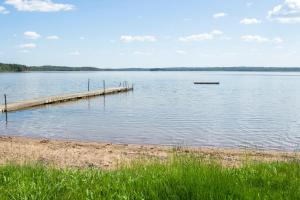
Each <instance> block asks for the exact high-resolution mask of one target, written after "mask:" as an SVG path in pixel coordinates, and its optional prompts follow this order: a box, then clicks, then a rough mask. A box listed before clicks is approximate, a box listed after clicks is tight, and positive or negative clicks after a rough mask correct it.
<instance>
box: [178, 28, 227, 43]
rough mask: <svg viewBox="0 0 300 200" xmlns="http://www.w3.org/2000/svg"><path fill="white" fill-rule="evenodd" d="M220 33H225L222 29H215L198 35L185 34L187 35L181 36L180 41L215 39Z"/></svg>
mask: <svg viewBox="0 0 300 200" xmlns="http://www.w3.org/2000/svg"><path fill="white" fill-rule="evenodd" d="M220 35H223V32H222V31H219V30H213V31H211V32H210V33H202V34H197V35H189V36H185V37H180V38H179V41H181V42H192V41H203V40H213V39H215V38H217V37H218V36H220Z"/></svg>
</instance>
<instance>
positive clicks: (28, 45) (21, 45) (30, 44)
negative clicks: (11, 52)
mask: <svg viewBox="0 0 300 200" xmlns="http://www.w3.org/2000/svg"><path fill="white" fill-rule="evenodd" d="M18 47H19V48H20V49H34V48H36V47H37V46H36V44H34V43H27V44H20V45H19V46H18Z"/></svg>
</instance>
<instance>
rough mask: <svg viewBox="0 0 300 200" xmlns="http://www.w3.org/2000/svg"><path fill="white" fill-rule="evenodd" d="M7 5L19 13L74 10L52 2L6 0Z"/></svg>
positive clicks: (71, 7) (72, 7)
mask: <svg viewBox="0 0 300 200" xmlns="http://www.w3.org/2000/svg"><path fill="white" fill-rule="evenodd" d="M5 3H6V4H8V5H12V6H14V7H15V8H16V9H17V10H18V11H27V12H34V11H37V12H58V11H69V10H73V9H74V6H73V5H71V4H62V3H54V2H52V1H51V0H6V1H5Z"/></svg>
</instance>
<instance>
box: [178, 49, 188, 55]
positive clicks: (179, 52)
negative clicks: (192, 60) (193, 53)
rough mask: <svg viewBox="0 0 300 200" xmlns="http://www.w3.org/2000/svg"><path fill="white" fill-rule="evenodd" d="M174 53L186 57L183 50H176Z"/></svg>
mask: <svg viewBox="0 0 300 200" xmlns="http://www.w3.org/2000/svg"><path fill="white" fill-rule="evenodd" d="M176 53H177V54H180V55H186V54H187V52H186V51H184V50H177V51H176Z"/></svg>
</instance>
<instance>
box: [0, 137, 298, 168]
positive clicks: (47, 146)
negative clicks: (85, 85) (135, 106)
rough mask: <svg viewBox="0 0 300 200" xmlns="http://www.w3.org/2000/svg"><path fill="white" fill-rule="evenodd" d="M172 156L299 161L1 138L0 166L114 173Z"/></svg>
mask: <svg viewBox="0 0 300 200" xmlns="http://www.w3.org/2000/svg"><path fill="white" fill-rule="evenodd" d="M174 153H178V154H195V155H197V156H199V157H201V158H203V159H205V160H212V159H213V160H214V161H216V162H218V163H220V164H221V165H223V166H225V167H238V166H241V165H243V164H245V163H246V162H248V161H255V162H262V161H264V162H272V161H290V160H295V159H297V160H300V152H283V151H266V150H249V149H226V148H206V147H199V148H195V147H171V146H161V145H137V144H112V143H105V142H80V141H67V140H49V139H37V138H26V137H10V136H0V165H5V164H8V163H11V162H12V163H16V164H25V163H41V164H43V165H49V166H54V167H58V168H89V167H95V168H101V169H116V168H118V167H119V166H121V165H123V164H130V163H131V162H133V161H136V160H138V159H152V158H155V159H160V160H166V159H168V158H170V157H171V156H172V155H174Z"/></svg>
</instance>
